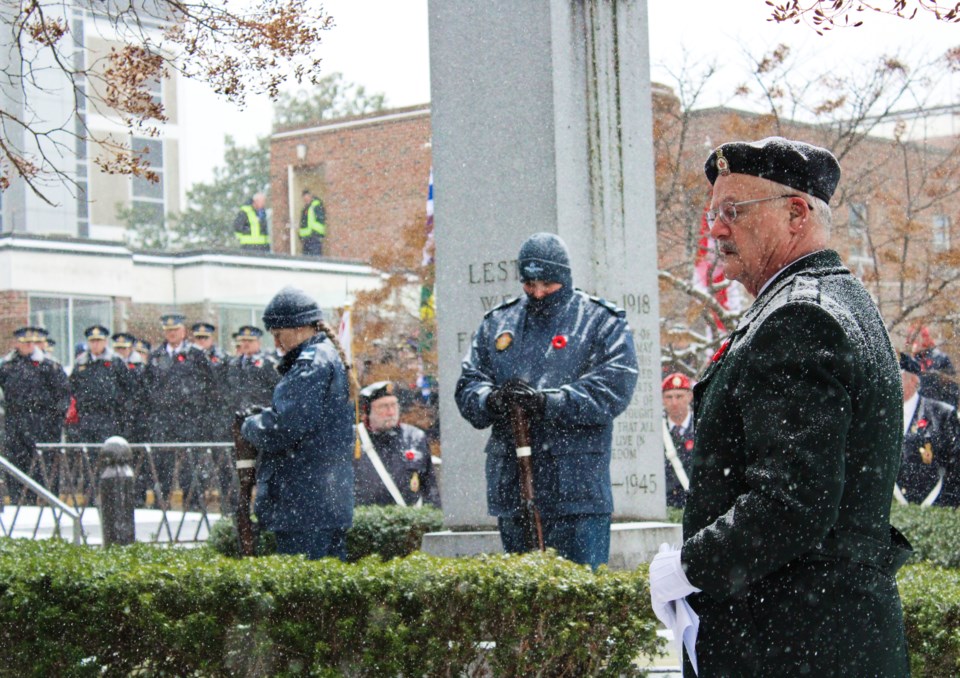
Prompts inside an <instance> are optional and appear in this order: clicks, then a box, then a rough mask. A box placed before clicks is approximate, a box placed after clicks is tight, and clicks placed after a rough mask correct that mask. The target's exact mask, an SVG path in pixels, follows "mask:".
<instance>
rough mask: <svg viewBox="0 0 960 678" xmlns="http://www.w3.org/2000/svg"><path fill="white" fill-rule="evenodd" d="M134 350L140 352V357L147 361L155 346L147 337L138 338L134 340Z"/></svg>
mask: <svg viewBox="0 0 960 678" xmlns="http://www.w3.org/2000/svg"><path fill="white" fill-rule="evenodd" d="M133 350H134V351H136V352H137V353H139V354H140V357H141V358H143V360H144V362H146V361H147V360H148V359H149V358H150V352H151V351H152V350H153V346H151V345H150V342H149V341H147V340H146V339H136V340H135V341H134V342H133Z"/></svg>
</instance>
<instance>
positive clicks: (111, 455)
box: [99, 436, 134, 546]
mask: <svg viewBox="0 0 960 678" xmlns="http://www.w3.org/2000/svg"><path fill="white" fill-rule="evenodd" d="M132 460H133V453H132V452H131V451H130V445H129V444H128V443H127V441H126V440H124V439H123V438H121V437H120V436H111V437H110V438H107V439H106V441H104V444H103V449H102V450H101V452H100V462H101V464H102V465H103V471H102V472H101V473H100V496H99V504H100V526H101V529H102V530H103V545H104V546H110V545H111V544H132V543H133V541H134V516H133V509H134V479H133V469H132V468H130V462H131V461H132Z"/></svg>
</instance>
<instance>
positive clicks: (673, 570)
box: [650, 544, 700, 621]
mask: <svg viewBox="0 0 960 678" xmlns="http://www.w3.org/2000/svg"><path fill="white" fill-rule="evenodd" d="M699 590H700V589H698V588H697V587H696V586H694V585H693V584H691V583H690V580H689V579H687V575H686V574H685V573H684V571H683V566H682V565H681V564H680V549H675V548H672V547H671V546H670V545H669V544H661V545H660V551H659V552H658V553H657V555H655V556H654V557H653V561H651V563H650V602H651V603H652V605H653V609H654V612H656V610H657V608H658V607H659V608H662V607H663V605H664V604H665V603H668V602H670V601H671V600H679V599H680V598H683V597H685V596H688V595H690V594H691V593H697V592H698V591H699ZM658 618H659V616H658ZM661 621H662V620H661Z"/></svg>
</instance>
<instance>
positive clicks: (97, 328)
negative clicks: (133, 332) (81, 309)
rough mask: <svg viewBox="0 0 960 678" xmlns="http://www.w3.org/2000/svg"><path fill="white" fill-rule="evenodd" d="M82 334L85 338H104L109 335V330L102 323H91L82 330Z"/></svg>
mask: <svg viewBox="0 0 960 678" xmlns="http://www.w3.org/2000/svg"><path fill="white" fill-rule="evenodd" d="M83 336H85V337H86V338H87V339H104V340H106V339H107V337H109V336H110V330H108V329H107V328H106V327H104V326H103V325H91V326H90V327H88V328H87V329H85V330H84V331H83Z"/></svg>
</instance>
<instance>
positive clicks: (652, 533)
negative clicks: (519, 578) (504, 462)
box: [420, 522, 681, 570]
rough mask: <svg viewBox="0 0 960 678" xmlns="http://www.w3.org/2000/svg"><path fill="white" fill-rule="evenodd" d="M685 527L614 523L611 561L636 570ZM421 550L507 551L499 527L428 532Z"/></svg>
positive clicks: (454, 554) (449, 554)
mask: <svg viewBox="0 0 960 678" xmlns="http://www.w3.org/2000/svg"><path fill="white" fill-rule="evenodd" d="M680 541H681V528H680V525H678V524H676V523H655V522H634V523H614V524H613V525H611V526H610V562H609V567H610V569H612V570H632V569H633V568H635V567H636V566H637V565H639V564H640V563H648V562H650V561H651V560H652V559H653V556H655V555H656V553H657V549H659V548H660V544H662V543H663V542H667V543H668V544H680ZM420 550H421V551H423V552H424V553H429V554H430V555H433V556H442V557H444V558H460V557H463V556H476V555H480V554H481V553H503V545H502V544H501V543H500V533H499V532H498V531H497V530H483V531H478V532H454V531H452V530H446V531H442V532H428V533H427V534H425V535H423V545H422V546H421V547H420Z"/></svg>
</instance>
